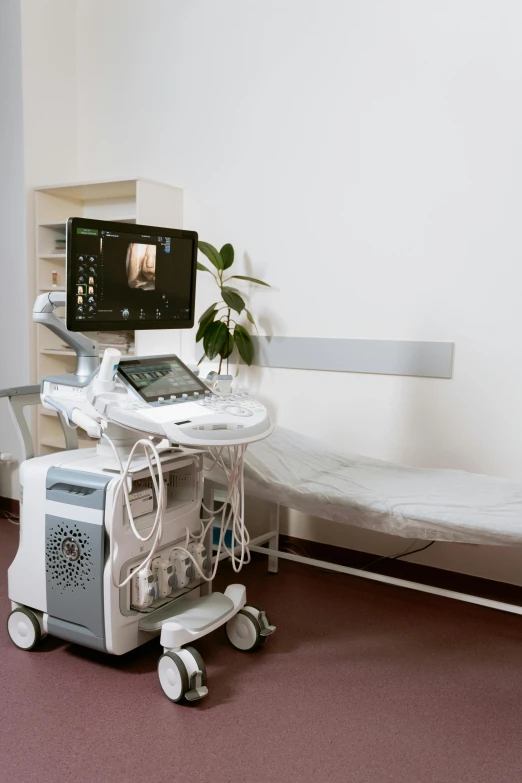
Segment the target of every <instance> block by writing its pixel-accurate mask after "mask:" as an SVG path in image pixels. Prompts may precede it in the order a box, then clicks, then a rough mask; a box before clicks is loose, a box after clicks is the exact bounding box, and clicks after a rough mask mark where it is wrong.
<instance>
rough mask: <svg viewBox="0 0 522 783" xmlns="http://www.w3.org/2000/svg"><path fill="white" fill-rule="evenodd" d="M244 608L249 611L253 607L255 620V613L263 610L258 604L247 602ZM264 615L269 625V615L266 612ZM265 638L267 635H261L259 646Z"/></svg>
mask: <svg viewBox="0 0 522 783" xmlns="http://www.w3.org/2000/svg"><path fill="white" fill-rule="evenodd" d="M244 608H245V609H247V610H250V611H252V609H255V612H254V614H255V616H256V620H257V615H258V614H259V613H260V612H262V611H264V610H263V607H262V606H258V605H257V604H247V605H246V606H245V607H244ZM265 617H266V619H267V622H268V624H269V625H271V621H270V617H269V616H268V614H267V613H266V612H265ZM267 639H268V636H261V639H260V641H259V646H260V647H262V646H263V645H264V643H265V642H266V640H267Z"/></svg>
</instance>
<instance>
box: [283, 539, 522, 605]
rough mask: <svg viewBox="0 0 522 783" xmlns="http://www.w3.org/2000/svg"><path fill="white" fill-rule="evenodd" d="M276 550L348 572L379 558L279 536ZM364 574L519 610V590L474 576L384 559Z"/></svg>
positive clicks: (366, 553) (521, 596) (521, 592)
mask: <svg viewBox="0 0 522 783" xmlns="http://www.w3.org/2000/svg"><path fill="white" fill-rule="evenodd" d="M279 548H280V549H282V550H284V549H287V550H290V551H292V552H293V553H294V554H296V555H303V557H312V558H315V559H316V560H324V561H325V562H330V563H336V564H338V565H343V566H349V567H351V568H365V566H367V565H368V564H369V563H371V562H372V561H374V560H377V558H378V557H379V556H378V555H375V554H372V553H371V552H360V551H358V550H356V549H345V548H344V547H339V546H333V545H331V544H321V543H319V542H317V541H307V540H306V539H303V538H295V537H293V536H287V535H280V536H279ZM368 570H369V571H370V570H371V571H373V572H374V573H378V574H386V576H395V577H397V578H398V579H407V580H411V581H412V582H419V583H421V584H426V585H431V586H433V587H442V588H445V589H446V590H455V591H457V592H460V593H468V594H470V595H477V596H480V597H481V598H490V599H492V600H494V601H503V602H505V603H510V604H516V605H517V606H522V587H519V586H518V585H510V584H508V583H506V582H495V581H493V580H492V579H483V578H481V577H478V576H469V575H468V574H459V573H458V572H456V571H445V570H444V569H442V568H434V567H433V566H426V565H419V564H418V563H408V562H406V561H404V560H391V559H387V558H383V559H382V560H378V562H375V563H373V565H372V566H371V568H369V569H368Z"/></svg>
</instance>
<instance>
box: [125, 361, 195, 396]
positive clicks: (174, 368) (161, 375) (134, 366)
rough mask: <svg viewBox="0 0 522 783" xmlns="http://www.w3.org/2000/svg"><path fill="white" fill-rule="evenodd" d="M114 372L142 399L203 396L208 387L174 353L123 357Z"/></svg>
mask: <svg viewBox="0 0 522 783" xmlns="http://www.w3.org/2000/svg"><path fill="white" fill-rule="evenodd" d="M118 373H119V374H120V376H121V377H122V378H123V380H124V381H125V382H126V383H127V384H129V385H130V386H132V388H133V389H134V390H135V391H137V392H138V394H139V395H140V396H141V397H142V399H144V400H145V401H146V402H156V401H157V400H158V399H159V398H160V397H163V399H165V400H169V399H183V395H185V397H193V396H194V393H196V394H197V396H201V397H203V396H204V394H205V392H207V393H208V388H207V386H205V384H204V383H203V382H202V381H200V380H199V378H197V377H196V376H195V375H194V374H193V373H192V372H191V371H190V370H189V369H188V367H186V366H185V365H184V364H183V362H182V361H180V359H178V357H177V356H150V357H147V358H146V359H134V358H133V359H124V360H122V361H121V362H120V364H119V366H118Z"/></svg>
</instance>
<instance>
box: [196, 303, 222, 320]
mask: <svg viewBox="0 0 522 783" xmlns="http://www.w3.org/2000/svg"><path fill="white" fill-rule="evenodd" d="M217 306H218V303H217V302H214V304H211V305H210V307H207V309H206V310H205V312H204V313H203V315H202V316H201V318H200V319H199V323H201V321H203V320H204V319H205V318H206V317H207V315H208V314H209V313H210V312H212V310H213V309H214V308H215V307H217Z"/></svg>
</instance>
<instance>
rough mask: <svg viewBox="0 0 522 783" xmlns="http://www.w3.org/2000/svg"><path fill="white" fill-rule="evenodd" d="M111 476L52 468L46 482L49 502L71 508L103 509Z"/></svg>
mask: <svg viewBox="0 0 522 783" xmlns="http://www.w3.org/2000/svg"><path fill="white" fill-rule="evenodd" d="M110 480H111V477H110V476H100V475H97V474H96V473H83V472H82V471H81V470H66V469H64V468H51V469H50V470H49V471H48V472H47V477H46V481H45V487H46V497H47V500H54V501H55V502H57V503H67V504H68V505H71V506H83V507H84V508H97V509H103V508H104V507H105V490H106V488H107V484H108V483H109V482H110Z"/></svg>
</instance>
